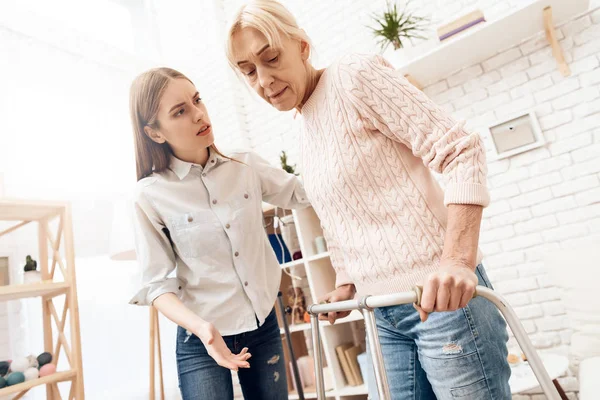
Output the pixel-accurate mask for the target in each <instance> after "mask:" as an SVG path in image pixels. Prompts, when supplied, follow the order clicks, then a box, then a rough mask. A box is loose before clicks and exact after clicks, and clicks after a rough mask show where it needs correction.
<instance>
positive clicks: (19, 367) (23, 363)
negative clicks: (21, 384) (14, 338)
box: [10, 357, 29, 372]
mask: <svg viewBox="0 0 600 400" xmlns="http://www.w3.org/2000/svg"><path fill="white" fill-rule="evenodd" d="M27 368H29V359H28V358H27V357H18V358H15V359H14V360H13V362H11V363H10V370H11V371H12V372H25V370H26V369H27Z"/></svg>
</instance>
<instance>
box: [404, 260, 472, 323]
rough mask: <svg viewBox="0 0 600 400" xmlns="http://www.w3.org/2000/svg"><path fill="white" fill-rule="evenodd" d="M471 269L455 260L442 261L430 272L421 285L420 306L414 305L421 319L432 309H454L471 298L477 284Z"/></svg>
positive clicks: (425, 317)
mask: <svg viewBox="0 0 600 400" xmlns="http://www.w3.org/2000/svg"><path fill="white" fill-rule="evenodd" d="M477 283H478V280H477V275H475V272H473V269H472V268H471V267H469V266H467V265H465V264H462V263H457V262H455V261H446V262H444V261H442V264H441V266H440V269H438V270H437V271H435V272H433V273H431V274H430V275H429V276H428V277H427V279H426V281H425V284H424V285H423V294H422V296H421V307H418V306H416V305H415V308H416V309H417V311H419V315H420V317H421V321H422V322H425V321H426V320H427V317H428V315H429V313H432V312H434V311H455V310H458V309H459V308H463V307H465V306H466V305H467V303H468V302H469V301H470V300H471V299H472V298H473V294H474V293H475V287H476V286H477Z"/></svg>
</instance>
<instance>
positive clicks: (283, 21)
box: [226, 0, 312, 70]
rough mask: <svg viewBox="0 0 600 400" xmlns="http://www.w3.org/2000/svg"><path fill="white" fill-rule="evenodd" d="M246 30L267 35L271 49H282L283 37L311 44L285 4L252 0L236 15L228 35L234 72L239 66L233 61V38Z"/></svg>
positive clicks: (228, 53)
mask: <svg viewBox="0 0 600 400" xmlns="http://www.w3.org/2000/svg"><path fill="white" fill-rule="evenodd" d="M244 28H254V29H256V30H257V31H259V32H260V33H262V34H263V35H265V37H266V38H267V41H268V42H269V45H270V46H271V47H281V35H285V36H286V37H288V38H291V39H297V40H302V41H304V42H307V43H309V44H311V41H310V38H309V37H308V35H307V34H306V32H305V31H304V30H303V29H301V28H300V27H299V26H298V23H297V22H296V18H295V17H294V15H293V14H292V13H291V12H290V11H289V10H288V9H287V8H285V6H283V4H281V3H280V2H278V1H275V0H250V1H248V2H247V3H246V4H245V5H243V6H242V7H241V8H240V9H239V10H238V12H237V13H236V14H235V15H234V17H233V21H232V22H231V25H230V27H229V31H228V34H227V49H226V52H227V60H228V61H229V65H231V67H232V68H233V69H234V70H236V69H237V65H236V64H235V62H234V59H233V36H234V35H235V34H236V33H238V32H239V31H241V30H242V29H244ZM311 47H312V46H311Z"/></svg>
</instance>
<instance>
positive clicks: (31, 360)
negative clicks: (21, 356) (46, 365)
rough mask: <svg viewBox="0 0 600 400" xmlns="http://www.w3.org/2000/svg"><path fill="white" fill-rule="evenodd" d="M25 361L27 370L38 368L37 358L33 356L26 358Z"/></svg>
mask: <svg viewBox="0 0 600 400" xmlns="http://www.w3.org/2000/svg"><path fill="white" fill-rule="evenodd" d="M38 357H39V356H38ZM27 360H29V368H37V369H39V368H40V362H39V361H38V358H37V357H36V356H34V355H33V354H31V355H29V356H27Z"/></svg>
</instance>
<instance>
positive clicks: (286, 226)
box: [278, 214, 302, 260]
mask: <svg viewBox="0 0 600 400" xmlns="http://www.w3.org/2000/svg"><path fill="white" fill-rule="evenodd" d="M278 219H279V229H281V237H282V238H283V242H284V243H285V245H286V247H287V248H288V250H289V252H290V254H291V255H292V260H299V259H301V258H302V252H301V251H300V242H299V241H298V234H297V232H296V228H295V227H294V215H293V214H289V215H284V216H283V217H281V218H278Z"/></svg>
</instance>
